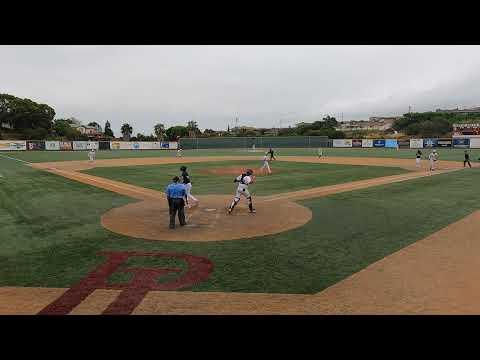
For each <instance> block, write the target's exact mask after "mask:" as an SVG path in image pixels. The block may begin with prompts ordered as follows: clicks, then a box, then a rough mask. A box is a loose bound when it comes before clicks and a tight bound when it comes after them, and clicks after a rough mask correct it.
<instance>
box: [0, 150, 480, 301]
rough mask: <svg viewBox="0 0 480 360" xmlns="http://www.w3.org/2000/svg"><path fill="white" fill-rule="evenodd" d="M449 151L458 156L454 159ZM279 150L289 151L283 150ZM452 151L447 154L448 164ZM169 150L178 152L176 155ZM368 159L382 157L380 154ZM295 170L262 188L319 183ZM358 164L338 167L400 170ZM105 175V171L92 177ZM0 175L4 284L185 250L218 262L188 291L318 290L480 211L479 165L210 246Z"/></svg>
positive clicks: (47, 283) (78, 194) (77, 190)
mask: <svg viewBox="0 0 480 360" xmlns="http://www.w3.org/2000/svg"><path fill="white" fill-rule="evenodd" d="M295 151H297V150H291V153H294V152H295ZM336 151H337V150H336ZM363 151H364V150H360V151H358V152H356V151H352V150H347V151H339V152H338V153H337V154H340V155H338V156H342V155H341V154H348V155H349V156H354V154H362V153H363ZM375 151H385V150H375ZM448 151H452V150H445V153H447V152H448ZM279 152H280V154H283V150H280V151H279ZM393 152H394V153H395V154H398V155H400V154H401V153H402V151H399V152H396V151H395V150H393ZM455 152H456V153H458V154H460V155H461V152H458V151H455ZM120 153H121V152H120V151H119V152H113V151H112V152H105V153H102V152H100V153H99V158H101V157H102V156H103V155H102V154H105V155H107V154H108V155H117V154H118V155H119V154H120ZM193 153H195V151H192V154H193ZM226 153H228V152H226ZM407 153H408V152H407V151H405V154H407ZM445 153H444V152H441V156H442V158H443V156H444V154H445ZM453 153H454V150H453V151H452V154H453ZM72 154H73V155H75V156H80V155H81V156H86V154H85V153H82V154H79V153H47V152H39V153H36V152H31V153H28V152H27V153H16V154H11V153H10V154H8V155H12V156H15V157H22V158H23V159H25V160H28V161H50V160H52V158H53V159H56V160H67V159H66V158H63V159H61V156H72ZM133 154H135V156H136V155H137V154H138V155H141V156H145V152H138V153H135V152H130V153H129V155H133ZM162 154H165V156H167V155H169V154H170V155H169V156H173V153H170V152H165V153H162ZM216 154H217V155H218V152H216ZM375 154H376V152H375ZM47 155H48V156H47ZM202 155H205V153H203V154H202ZM359 156H360V155H359ZM368 156H373V152H372V153H368ZM375 156H378V155H375ZM50 157H51V158H50ZM34 158H35V159H34ZM279 164H280V163H275V166H277V165H279ZM217 165H218V164H215V166H217ZM289 165H290V164H289ZM289 165H286V166H289ZM194 166H201V165H200V164H195V165H193V164H192V165H191V168H192V169H191V170H192V171H191V172H192V177H193V178H194V181H196V180H198V181H199V180H200V175H199V174H198V173H197V169H195V168H194ZM208 166H210V165H208ZM295 166H304V167H305V169H303V170H302V169H300V171H302V174H305V175H302V177H300V178H299V179H295V180H292V181H294V183H291V184H288V186H287V185H286V184H285V181H284V179H283V178H282V176H283V175H282V173H279V174H278V176H279V178H278V179H276V180H275V183H276V185H275V186H273V185H272V189H274V190H261V189H260V187H261V186H263V185H264V183H262V182H260V181H259V182H258V184H257V185H258V189H256V190H255V192H258V193H259V194H260V193H262V191H265V193H267V192H268V191H272V192H279V191H284V190H286V189H287V187H288V190H291V189H292V186H294V187H295V186H298V187H301V186H304V185H305V181H306V182H309V181H311V178H309V177H310V176H312V174H311V172H314V171H316V170H317V169H315V170H312V169H313V168H312V167H311V164H305V165H303V164H299V165H298V164H296V165H295ZM335 167H337V166H333V165H332V168H329V167H324V165H322V166H321V167H319V168H318V172H319V175H318V176H315V177H318V178H322V173H323V174H327V173H328V174H329V175H328V177H327V176H326V180H325V179H318V180H316V181H318V183H317V185H316V186H318V184H320V183H322V181H327V182H328V181H338V179H339V178H342V177H341V176H339V173H337V172H336V170H335ZM141 168H142V170H145V172H142V175H141V177H140V178H138V177H135V176H133V175H132V173H129V171H130V170H128V168H123V169H122V171H126V175H127V177H128V176H130V179H131V180H130V181H132V182H136V183H138V181H140V184H142V186H148V187H153V188H155V186H157V175H158V184H159V185H158V186H159V188H162V189H163V186H164V184H161V185H160V182H161V181H160V180H162V179H163V178H162V176H163V177H166V178H165V179H168V178H169V177H170V176H171V175H172V174H173V173H176V172H177V170H176V167H172V168H171V169H170V168H167V167H163V166H158V167H155V166H154V167H141ZM353 168H354V169H352V168H351V167H344V168H342V167H338V169H339V170H338V171H339V172H340V173H342V172H343V174H342V176H345V174H350V175H349V176H353V175H352V174H356V175H355V176H357V175H362V174H363V175H365V174H371V175H372V174H373V173H370V172H369V171H380V172H381V171H387V172H388V171H393V170H392V169H382V168H375V169H373V170H372V169H371V170H368V171H367V170H366V169H362V168H363V167H353ZM119 169H120V168H119ZM162 169H163V171H164V172H163V171H161V170H162ZM169 169H170V170H169ZM101 170H102V171H103V170H108V171H111V169H101ZM97 171H100V169H96V170H93V171H92V173H96V172H97ZM116 171H117V170H115V171H114V172H115V174H116V175H115V176H117V175H118V176H120V175H121V176H122V178H123V176H124V175H125V174H119V173H117V172H116ZM136 171H138V169H136ZM170 171H171V172H172V173H170ZM395 171H397V170H395ZM157 172H158V173H160V172H161V173H162V174H157ZM0 175H1V177H0V239H1V241H0V286H42V287H69V286H71V285H73V284H74V283H76V282H77V281H79V280H80V279H81V278H83V277H84V276H85V275H86V274H87V273H88V272H90V271H91V270H92V269H94V268H95V266H96V265H98V264H100V263H102V262H103V258H101V257H99V256H97V255H96V253H97V252H98V251H104V250H132V251H166V252H185V253H189V254H193V255H199V256H205V257H207V258H209V259H210V260H211V261H213V262H214V264H215V270H214V272H213V273H212V275H211V277H210V278H209V279H208V280H207V281H205V282H203V283H200V284H198V285H196V286H194V287H193V288H191V289H186V290H193V291H238V292H280V293H315V292H318V291H320V290H322V289H325V288H326V287H328V286H330V285H332V284H334V283H336V282H338V281H339V280H342V279H344V278H345V277H347V276H349V275H351V274H353V273H355V272H357V271H359V270H361V269H363V268H365V267H366V266H368V265H369V264H371V263H373V262H375V261H377V260H379V259H381V258H383V257H385V256H387V255H389V254H391V253H393V252H395V251H397V250H399V249H401V248H403V247H405V246H407V245H409V244H411V243H413V242H415V241H417V240H420V239H422V238H424V237H425V236H427V235H429V234H431V233H433V232H435V231H437V230H439V229H441V228H443V227H444V226H446V225H448V224H450V223H452V222H454V221H457V220H459V219H461V218H462V217H464V216H466V215H467V214H469V213H471V212H473V211H474V210H477V209H479V208H480V205H479V204H480V202H479V200H480V193H479V192H478V189H477V186H476V184H478V183H479V182H480V169H466V170H461V171H457V172H453V173H448V174H442V175H437V176H433V177H425V178H420V179H416V180H410V181H407V182H401V183H395V184H390V185H384V186H379V187H373V188H369V189H364V190H357V191H352V192H348V193H342V194H336V195H331V196H327V197H324V198H317V199H310V200H308V201H302V204H304V205H305V206H307V207H309V208H310V209H311V210H312V212H313V219H312V221H310V222H309V223H307V224H306V225H305V226H303V227H300V228H297V229H295V230H291V231H287V232H284V233H281V234H277V235H272V236H265V237H261V238H254V239H243V240H232V241H220V242H207V243H177V242H166V241H146V240H141V239H134V238H130V237H127V236H122V235H118V234H115V233H112V232H109V231H108V230H106V229H105V228H103V227H102V226H101V224H100V216H101V215H102V214H103V213H104V212H106V211H107V210H109V209H111V208H114V207H118V206H121V205H124V204H127V203H129V202H132V201H135V200H132V199H130V198H127V197H124V196H121V195H118V194H114V193H111V192H108V191H104V190H102V189H98V188H95V187H92V186H88V185H85V184H81V183H77V182H75V181H71V180H67V179H65V178H62V177H59V176H56V175H53V174H50V173H47V172H43V171H39V170H35V169H32V168H30V167H28V166H25V165H24V164H22V163H19V162H17V161H14V160H10V159H5V158H2V157H0ZM275 176H276V175H275ZM285 176H286V175H285ZM303 176H305V178H303ZM365 176H366V175H365ZM315 177H314V178H315ZM227 178H228V179H229V181H231V180H232V179H231V177H227ZM139 179H140V180H139ZM272 179H274V177H273V176H272ZM261 180H263V179H261ZM162 181H163V180H162ZM142 182H143V183H142ZM199 182H200V181H199ZM202 182H203V179H202ZM194 186H195V188H194V189H195V193H209V192H211V191H213V189H216V188H215V187H214V184H213V183H208V184H206V185H203V184H200V183H198V184H197V183H195V184H194ZM222 186H223V185H222ZM230 186H231V185H228V184H227V185H225V188H221V187H219V188H218V190H217V191H219V192H224V191H226V192H227V193H230V192H231V190H232V188H233V187H230ZM227 190H228V191H227ZM273 221H281V219H273ZM137 261H138V260H137ZM143 261H152V260H143ZM155 261H161V260H155ZM148 265H149V266H155V265H156V263H149V264H148ZM115 276H116V277H115V278H114V279H111V281H125V280H126V278H124V277H122V276H121V275H118V274H116V275H115Z"/></svg>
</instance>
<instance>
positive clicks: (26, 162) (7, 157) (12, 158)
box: [0, 154, 32, 165]
mask: <svg viewBox="0 0 480 360" xmlns="http://www.w3.org/2000/svg"><path fill="white" fill-rule="evenodd" d="M0 156H1V157H3V158H5V159H10V160H16V161H20V162H22V163H25V164H28V165H31V164H32V163H30V162H28V161H25V160H22V159H17V158H14V157H11V156H7V155H2V154H0Z"/></svg>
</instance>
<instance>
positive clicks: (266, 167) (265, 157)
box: [262, 154, 272, 174]
mask: <svg viewBox="0 0 480 360" xmlns="http://www.w3.org/2000/svg"><path fill="white" fill-rule="evenodd" d="M263 169H267V171H268V173H269V174H271V173H272V171H271V170H270V165H269V163H268V156H267V154H265V156H264V157H263V166H262V170H263Z"/></svg>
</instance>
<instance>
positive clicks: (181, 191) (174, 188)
mask: <svg viewBox="0 0 480 360" xmlns="http://www.w3.org/2000/svg"><path fill="white" fill-rule="evenodd" d="M165 193H166V194H167V197H169V198H171V199H183V198H184V197H185V196H186V195H187V191H186V190H185V185H183V184H179V183H172V184H170V185H168V186H167V191H165Z"/></svg>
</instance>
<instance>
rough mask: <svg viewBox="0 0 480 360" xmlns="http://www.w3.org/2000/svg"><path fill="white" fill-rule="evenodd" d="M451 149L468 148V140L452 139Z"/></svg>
mask: <svg viewBox="0 0 480 360" xmlns="http://www.w3.org/2000/svg"><path fill="white" fill-rule="evenodd" d="M453 147H456V148H464V149H466V148H469V147H470V139H456V138H454V139H453Z"/></svg>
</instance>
